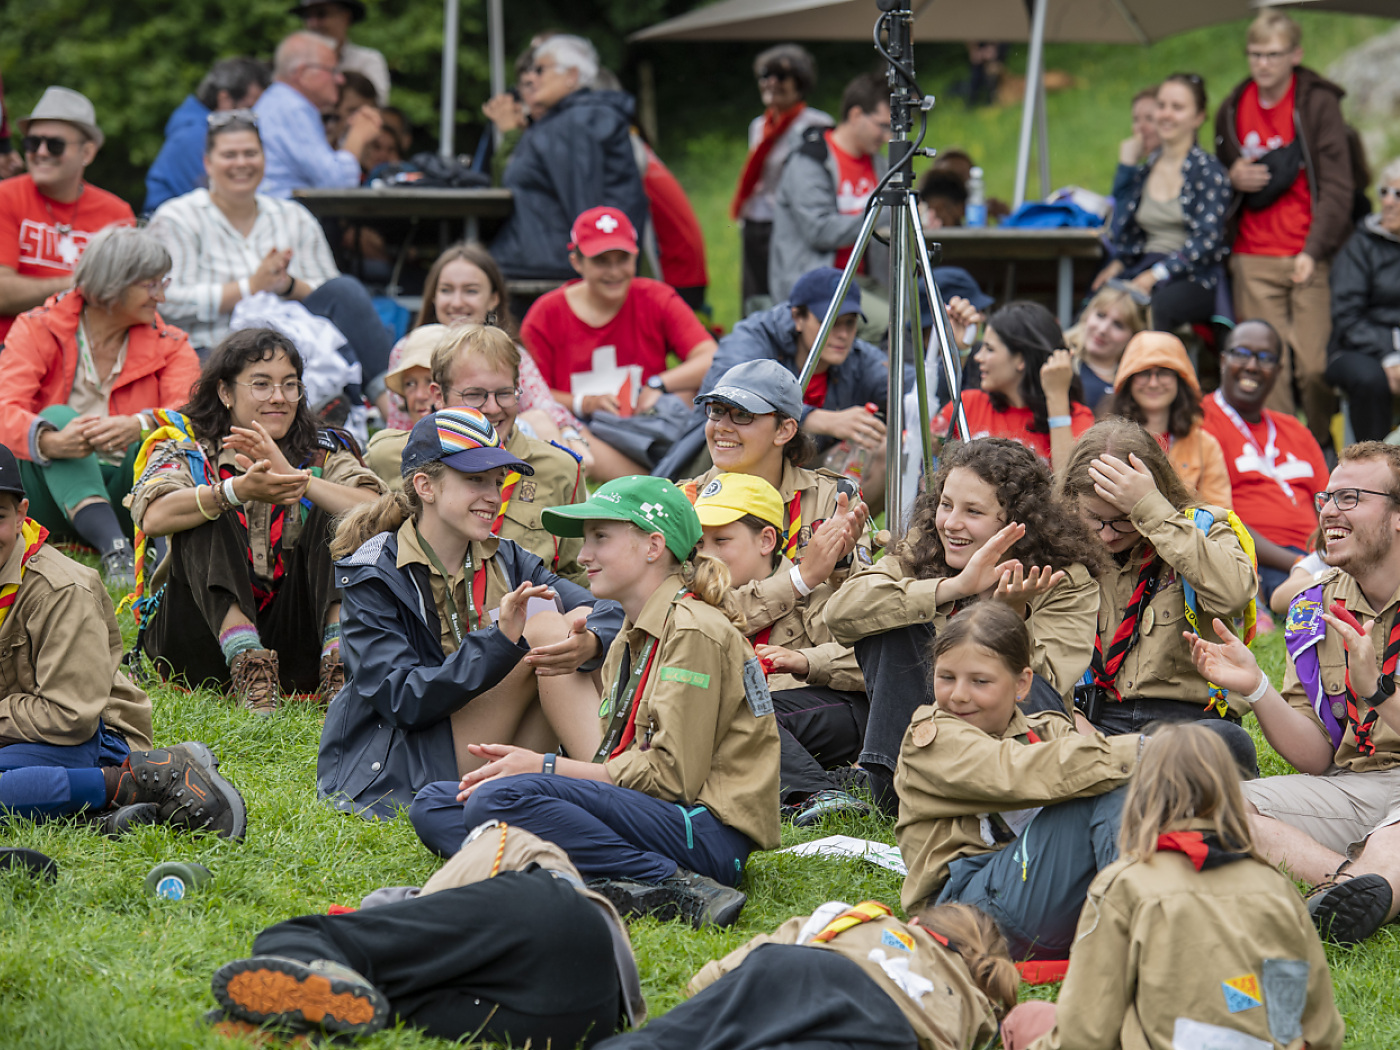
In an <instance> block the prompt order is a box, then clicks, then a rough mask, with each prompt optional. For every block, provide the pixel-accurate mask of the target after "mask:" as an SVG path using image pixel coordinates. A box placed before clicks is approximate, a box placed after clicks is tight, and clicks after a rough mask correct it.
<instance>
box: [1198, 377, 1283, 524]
mask: <svg viewBox="0 0 1400 1050" xmlns="http://www.w3.org/2000/svg"><path fill="white" fill-rule="evenodd" d="M1210 396H1211V397H1213V398H1215V403H1216V405H1218V406H1219V408H1220V411H1221V412H1223V413H1225V418H1226V419H1228V420H1229V421H1230V422H1231V423H1233V424H1234V426H1235V429H1236V430H1238V431H1239V432H1240V435H1241V436H1242V437H1243V438H1244V441H1245V444H1246V445H1249V446H1252V447H1253V448H1256V449H1257V448H1258V447H1259V445H1258V443H1257V442H1256V441H1255V440H1254V435H1253V434H1252V433H1250V430H1249V427H1247V426H1246V425H1245V422H1244V420H1243V419H1241V418H1240V414H1239V413H1238V412H1236V411H1235V406H1234V405H1232V404H1230V402H1228V401H1226V400H1225V399H1224V398H1223V397H1221V396H1220V391H1219V390H1217V391H1216V392H1215V393H1213V394H1211V395H1210ZM1263 416H1264V422H1265V423H1266V424H1267V426H1268V430H1267V435H1268V436H1267V437H1266V439H1265V441H1264V452H1263V454H1262V456H1261V457H1260V466H1259V473H1260V474H1263V475H1265V476H1266V477H1269V478H1272V479H1273V481H1274V484H1275V485H1277V486H1278V487H1279V488H1281V489H1283V494H1284V495H1285V496H1287V497H1288V502H1289V503H1291V504H1293V505H1294V506H1297V504H1298V497H1297V496H1295V495H1294V494H1293V486H1292V485H1290V484H1288V482H1286V481H1284V480H1283V478H1281V477H1279V476H1278V473H1277V467H1278V427H1277V426H1275V425H1274V421H1273V419H1271V418H1270V417H1269V413H1268V412H1264V413H1263Z"/></svg>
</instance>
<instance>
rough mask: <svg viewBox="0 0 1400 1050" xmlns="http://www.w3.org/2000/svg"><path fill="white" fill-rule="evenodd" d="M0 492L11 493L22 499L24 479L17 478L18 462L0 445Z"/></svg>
mask: <svg viewBox="0 0 1400 1050" xmlns="http://www.w3.org/2000/svg"><path fill="white" fill-rule="evenodd" d="M0 492H11V493H13V494H14V495H16V496H18V497H19V498H20V499H24V479H23V478H21V477H20V476H19V460H17V459H15V454H14V453H13V452H11V451H10V450H9V447H8V446H6V445H0Z"/></svg>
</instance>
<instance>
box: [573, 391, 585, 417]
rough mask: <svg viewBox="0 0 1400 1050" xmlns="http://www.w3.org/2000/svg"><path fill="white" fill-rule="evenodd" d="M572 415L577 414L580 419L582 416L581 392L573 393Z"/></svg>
mask: <svg viewBox="0 0 1400 1050" xmlns="http://www.w3.org/2000/svg"><path fill="white" fill-rule="evenodd" d="M574 415H576V416H578V417H579V419H582V418H583V395H582V394H575V395H574Z"/></svg>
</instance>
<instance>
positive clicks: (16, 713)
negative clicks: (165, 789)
mask: <svg viewBox="0 0 1400 1050" xmlns="http://www.w3.org/2000/svg"><path fill="white" fill-rule="evenodd" d="M23 555H24V542H23V540H21V541H20V542H19V543H16V544H15V548H14V550H13V551H12V552H11V554H10V557H9V559H8V560H7V561H6V562H5V564H4V566H3V567H0V587H3V586H5V585H7V584H11V583H19V584H20V587H19V590H18V591H17V592H16V594H15V601H14V604H13V605H12V606H10V613H9V615H8V616H6V617H5V623H4V624H3V625H0V747H3V746H4V745H6V744H20V743H26V744H57V745H59V746H61V747H71V746H72V745H74V744H82V743H86V742H87V741H88V740H90V739H92V736H93V734H94V733H96V732H97V723H98V720H99V719H101V720H102V721H103V722H105V723H106V724H107V728H109V729H111V730H112V731H113V732H114V733H119V734H121V736H122V737H123V738H125V740H126V742H127V744H129V745H130V746H131V748H132V749H133V750H135V751H144V750H148V749H149V748H150V747H151V746H152V745H151V701H150V700H149V699H147V697H146V694H145V693H143V692H142V691H141V690H140V689H138V688H136V686H135V685H133V684H132V683H131V680H130V679H128V678H127V677H126V675H124V674H123V673H122V671H121V658H122V636H121V631H120V630H118V628H117V616H116V613H115V612H114V611H113V609H112V599H111V598H110V597H109V596H108V594H107V588H106V587H105V586H103V584H102V579H101V577H99V576H98V575H97V573H96V572H94V571H93V570H92V569H89V568H87V567H86V566H84V565H79V564H78V563H77V562H75V561H72V560H70V559H68V558H65V557H64V556H63V555H62V554H60V553H59V552H58V551H56V550H55V549H54V548H53V547H50V546H49V545H48V544H45V545H44V546H43V547H40V548H39V550H37V551H35V553H34V556H33V557H32V558H30V559H29V564H28V565H27V566H25V571H24V577H23V582H21V580H20V559H21V558H22V557H23Z"/></svg>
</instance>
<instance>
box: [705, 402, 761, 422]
mask: <svg viewBox="0 0 1400 1050" xmlns="http://www.w3.org/2000/svg"><path fill="white" fill-rule="evenodd" d="M767 414H768V413H766V412H757V413H755V412H745V411H744V410H743V409H742V408H735V407H734V406H733V405H724V404H720V402H718V401H710V402H708V403H707V404H706V405H705V415H706V416H707V417H708V418H709V419H710V420H711V421H713V422H715V423H718V422H720V420H722V419H724V417H725V416H728V417H729V422H731V423H733V424H734V425H735V426H736V427H746V426H748V425H749V424H750V423H752V422H753V421H754V420H755V419H757V418H758V417H759V416H761V415H767Z"/></svg>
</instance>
